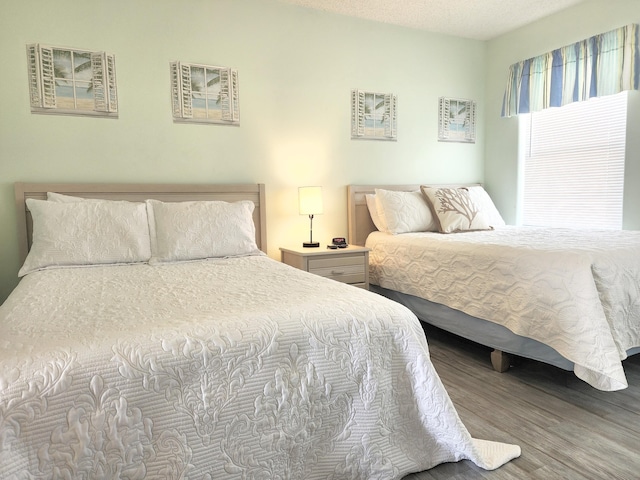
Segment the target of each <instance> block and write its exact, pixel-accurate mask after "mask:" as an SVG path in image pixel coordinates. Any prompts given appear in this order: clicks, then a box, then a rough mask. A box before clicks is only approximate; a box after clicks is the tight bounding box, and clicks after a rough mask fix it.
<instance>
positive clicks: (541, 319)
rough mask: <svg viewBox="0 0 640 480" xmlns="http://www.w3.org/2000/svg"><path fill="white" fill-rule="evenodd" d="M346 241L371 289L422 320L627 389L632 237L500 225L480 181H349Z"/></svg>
mask: <svg viewBox="0 0 640 480" xmlns="http://www.w3.org/2000/svg"><path fill="white" fill-rule="evenodd" d="M349 226H350V238H351V243H355V244H360V245H366V246H367V247H369V248H371V251H370V253H369V262H370V272H369V278H370V283H371V284H372V285H373V287H372V289H373V290H374V291H377V292H379V293H382V294H383V295H385V296H387V297H389V298H392V299H394V300H396V301H398V302H400V303H402V304H404V305H405V306H407V307H409V308H410V309H411V310H412V311H414V313H416V315H417V316H418V318H420V319H421V320H422V321H424V322H426V323H430V324H433V325H435V326H437V327H439V328H442V329H444V330H447V331H450V332H452V333H455V334H457V335H460V336H463V337H465V338H468V339H470V340H473V341H476V342H478V343H480V344H483V345H487V346H490V347H492V348H494V349H496V350H495V351H494V352H493V354H492V360H493V361H494V367H495V368H496V369H499V370H504V369H505V368H506V366H505V365H504V364H503V362H504V357H503V352H506V353H510V354H516V355H519V356H523V357H527V358H532V359H535V360H539V361H543V362H546V363H550V364H552V365H556V366H558V367H560V368H563V369H566V370H572V371H573V372H574V373H575V375H576V376H577V377H578V378H580V379H582V380H584V381H585V382H587V383H589V384H590V385H592V386H593V387H595V388H597V389H600V390H605V391H614V390H620V389H624V388H626V387H627V380H626V377H625V374H624V368H623V364H622V361H623V360H624V359H625V358H627V356H629V355H632V354H635V353H638V352H639V351H640V348H639V347H640V232H637V231H605V230H591V231H590V230H575V229H560V228H555V229H550V228H532V227H529V228H527V227H513V226H508V225H505V223H504V220H503V219H502V217H501V216H500V214H499V212H498V211H497V210H496V208H495V206H494V204H493V202H492V201H491V199H490V197H489V196H488V195H487V193H486V191H485V190H484V189H483V187H482V186H480V185H466V186H424V185H423V186H420V185H398V186H388V185H387V186H350V187H349Z"/></svg>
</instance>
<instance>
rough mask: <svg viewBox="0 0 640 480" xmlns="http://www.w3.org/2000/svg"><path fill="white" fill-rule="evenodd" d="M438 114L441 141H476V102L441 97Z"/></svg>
mask: <svg viewBox="0 0 640 480" xmlns="http://www.w3.org/2000/svg"><path fill="white" fill-rule="evenodd" d="M438 114H439V119H438V120H439V121H438V140H439V141H441V142H463V143H475V141H476V102H474V101H472V100H466V99H458V98H446V97H440V99H439V107H438Z"/></svg>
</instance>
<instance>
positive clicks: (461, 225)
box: [420, 185, 492, 233]
mask: <svg viewBox="0 0 640 480" xmlns="http://www.w3.org/2000/svg"><path fill="white" fill-rule="evenodd" d="M420 190H422V193H423V194H424V196H425V198H426V199H427V201H428V202H429V206H430V207H431V209H432V211H433V214H434V216H435V217H436V218H437V219H438V223H439V224H440V227H439V231H440V233H453V232H469V231H475V230H491V229H492V227H491V225H489V221H488V219H487V216H486V215H485V212H483V211H482V209H481V208H480V206H479V205H477V204H476V203H475V202H474V200H473V199H472V197H471V194H470V193H469V190H468V189H467V188H466V187H461V188H438V187H427V186H424V185H423V186H421V187H420Z"/></svg>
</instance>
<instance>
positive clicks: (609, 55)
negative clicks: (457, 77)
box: [502, 24, 640, 117]
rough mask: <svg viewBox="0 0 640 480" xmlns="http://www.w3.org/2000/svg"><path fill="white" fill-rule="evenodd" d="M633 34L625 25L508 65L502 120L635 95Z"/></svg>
mask: <svg viewBox="0 0 640 480" xmlns="http://www.w3.org/2000/svg"><path fill="white" fill-rule="evenodd" d="M639 31H640V29H639V27H638V25H636V24H632V25H627V26H625V27H621V28H617V29H616V30H612V31H610V32H606V33H602V34H600V35H595V36H593V37H590V38H587V39H586V40H582V41H580V42H577V43H574V44H571V45H567V46H565V47H562V48H558V49H557V50H553V51H552V52H549V53H545V54H543V55H539V56H537V57H534V58H530V59H527V60H523V61H521V62H518V63H514V64H513V65H511V67H510V68H509V79H508V82H507V88H506V90H505V93H504V100H503V104H502V116H503V117H511V116H512V115H518V114H519V113H529V112H535V111H539V110H542V109H545V108H549V107H560V106H562V105H566V104H568V103H572V102H579V101H582V100H587V99H589V98H591V97H601V96H604V95H612V94H615V93H619V92H622V91H624V90H638V89H639V85H640V48H639V47H638V34H639Z"/></svg>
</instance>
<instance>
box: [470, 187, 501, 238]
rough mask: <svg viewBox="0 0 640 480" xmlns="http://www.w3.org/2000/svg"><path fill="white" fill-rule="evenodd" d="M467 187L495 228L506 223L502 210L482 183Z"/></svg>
mask: <svg viewBox="0 0 640 480" xmlns="http://www.w3.org/2000/svg"><path fill="white" fill-rule="evenodd" d="M467 189H468V190H469V195H470V196H471V198H472V199H473V201H474V203H475V204H476V205H478V207H480V210H482V211H483V212H484V214H485V216H486V217H487V221H488V222H489V225H491V226H492V227H493V228H496V227H504V226H505V225H506V223H505V221H504V219H503V218H502V215H500V212H499V211H498V209H497V208H496V206H495V204H494V203H493V200H491V197H490V196H489V194H488V193H487V191H486V190H485V189H484V187H482V186H481V185H474V186H471V187H467Z"/></svg>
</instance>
